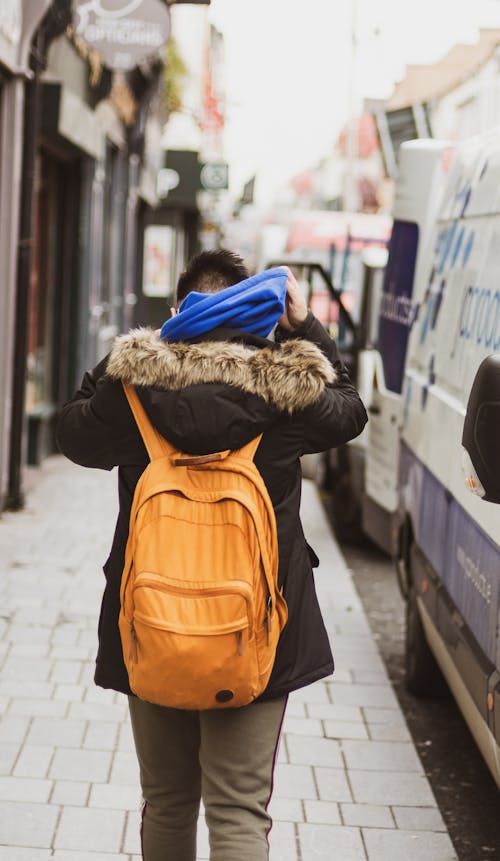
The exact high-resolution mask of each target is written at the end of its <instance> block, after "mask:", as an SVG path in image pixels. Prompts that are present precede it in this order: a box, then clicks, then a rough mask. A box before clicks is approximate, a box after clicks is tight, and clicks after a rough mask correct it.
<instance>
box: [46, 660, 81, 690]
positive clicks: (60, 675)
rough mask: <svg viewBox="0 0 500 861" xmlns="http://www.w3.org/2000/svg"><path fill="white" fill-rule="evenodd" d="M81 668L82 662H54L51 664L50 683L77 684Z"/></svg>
mask: <svg viewBox="0 0 500 861" xmlns="http://www.w3.org/2000/svg"><path fill="white" fill-rule="evenodd" d="M82 667H83V663H82V661H70V660H68V661H62V660H56V661H54V662H53V666H52V670H51V672H50V677H49V678H50V681H51V682H56V683H58V684H67V685H71V684H77V683H78V682H79V680H80V676H81V673H82Z"/></svg>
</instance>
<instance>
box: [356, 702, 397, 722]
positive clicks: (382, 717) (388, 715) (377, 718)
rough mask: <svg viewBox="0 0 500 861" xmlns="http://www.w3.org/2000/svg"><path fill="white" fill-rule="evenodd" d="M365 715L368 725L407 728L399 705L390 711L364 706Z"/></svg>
mask: <svg viewBox="0 0 500 861" xmlns="http://www.w3.org/2000/svg"><path fill="white" fill-rule="evenodd" d="M363 713H364V716H365V720H366V721H367V723H368V724H372V723H383V724H391V725H392V726H397V725H399V726H406V722H405V719H404V717H403V715H402V713H401V710H400V708H399V706H397V705H396V706H394V707H393V708H390V709H387V708H371V707H367V706H364V707H363Z"/></svg>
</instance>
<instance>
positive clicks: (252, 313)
mask: <svg viewBox="0 0 500 861" xmlns="http://www.w3.org/2000/svg"><path fill="white" fill-rule="evenodd" d="M287 278H288V275H287V273H286V270H285V269H282V268H281V267H279V268H275V269H267V270H266V271H265V272H259V273H258V274H257V275H252V277H251V278H245V280H244V281H240V282H239V283H238V284H233V286H232V287H226V288H225V289H224V290H219V292H218V293H197V292H195V291H194V290H193V291H191V293H188V295H187V296H186V298H185V299H184V301H183V302H182V303H181V305H180V307H179V312H178V314H177V315H176V316H175V317H171V318H170V320H167V321H166V322H165V323H164V324H163V326H162V328H161V332H160V338H162V339H163V338H165V339H166V340H167V341H186V340H188V339H189V338H195V337H196V336H197V335H202V334H204V333H205V332H210V330H211V329H216V328H217V327H218V326H225V327H227V328H230V329H239V330H240V331H242V332H248V333H249V334H251V335H258V336H260V337H261V338H266V337H267V335H269V333H270V332H272V330H273V329H274V327H275V325H276V323H277V322H278V320H279V318H280V317H281V315H282V314H283V312H284V310H285V297H286V282H287Z"/></svg>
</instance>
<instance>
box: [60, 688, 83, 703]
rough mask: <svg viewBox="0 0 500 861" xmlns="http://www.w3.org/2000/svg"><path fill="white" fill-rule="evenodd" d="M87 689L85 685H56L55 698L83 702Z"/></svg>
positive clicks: (67, 701)
mask: <svg viewBox="0 0 500 861" xmlns="http://www.w3.org/2000/svg"><path fill="white" fill-rule="evenodd" d="M86 690H87V689H86V687H85V686H84V685H65V684H64V685H56V689H55V692H54V699H55V700H63V701H64V702H66V703H69V702H75V703H81V702H82V700H83V697H84V695H85V691H86Z"/></svg>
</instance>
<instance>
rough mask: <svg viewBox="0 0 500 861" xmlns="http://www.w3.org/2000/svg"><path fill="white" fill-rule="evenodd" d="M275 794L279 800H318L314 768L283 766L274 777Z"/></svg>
mask: <svg viewBox="0 0 500 861" xmlns="http://www.w3.org/2000/svg"><path fill="white" fill-rule="evenodd" d="M274 794H275V795H276V797H277V798H317V793H316V787H315V785H314V779H313V772H312V768H310V767H309V766H307V765H286V764H281V765H280V766H279V768H277V769H276V773H275V776H274Z"/></svg>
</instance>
